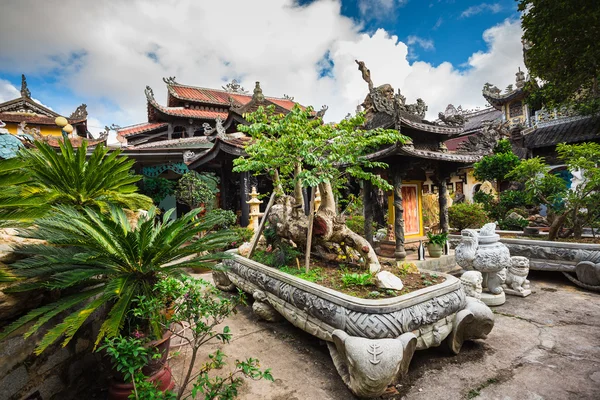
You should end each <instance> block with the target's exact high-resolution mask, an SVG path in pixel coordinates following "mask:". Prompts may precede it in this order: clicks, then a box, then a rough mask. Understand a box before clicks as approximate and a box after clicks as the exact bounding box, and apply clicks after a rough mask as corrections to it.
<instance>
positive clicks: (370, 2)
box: [358, 0, 408, 20]
mask: <svg viewBox="0 0 600 400" xmlns="http://www.w3.org/2000/svg"><path fill="white" fill-rule="evenodd" d="M406 3H408V0H358V11H359V12H360V15H361V17H363V18H364V19H375V20H383V19H394V18H396V10H397V9H398V8H402V7H404V6H405V5H406Z"/></svg>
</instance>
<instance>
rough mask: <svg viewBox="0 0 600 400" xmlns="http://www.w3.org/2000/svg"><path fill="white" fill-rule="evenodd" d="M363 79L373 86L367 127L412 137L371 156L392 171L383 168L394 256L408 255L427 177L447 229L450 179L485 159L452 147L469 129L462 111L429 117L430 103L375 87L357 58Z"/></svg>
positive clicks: (418, 230)
mask: <svg viewBox="0 0 600 400" xmlns="http://www.w3.org/2000/svg"><path fill="white" fill-rule="evenodd" d="M357 64H358V66H359V70H360V71H361V72H362V75H363V79H364V80H365V81H366V82H367V84H368V86H369V94H368V95H367V96H366V98H365V100H364V102H363V104H362V106H363V107H364V109H365V112H366V114H365V116H366V128H367V129H374V128H385V129H396V130H398V131H400V132H401V133H402V134H403V135H405V136H408V137H409V138H410V141H409V142H407V143H405V144H399V143H396V144H393V145H389V146H385V147H382V148H380V149H378V150H377V151H375V152H373V153H371V154H370V155H369V156H368V157H369V159H371V160H377V161H382V162H385V163H387V164H388V165H389V169H388V170H383V171H380V173H381V175H382V176H384V177H386V178H387V179H388V181H389V182H390V184H392V186H393V191H392V192H391V193H388V196H389V197H388V223H389V224H390V225H391V226H392V228H393V235H389V234H388V237H389V238H390V239H391V238H393V239H394V240H395V251H394V254H393V256H395V257H396V258H397V259H403V258H405V257H406V251H405V245H406V244H409V243H410V242H413V243H414V242H415V241H417V242H418V240H421V239H423V238H424V237H423V234H424V227H423V218H422V193H423V184H424V182H425V181H426V180H427V177H428V175H429V177H430V178H431V179H432V180H433V183H434V184H435V185H436V187H437V188H438V200H439V206H440V230H441V231H444V232H448V230H449V226H448V203H447V193H448V186H447V181H448V179H449V178H450V175H451V174H452V173H453V172H456V171H457V170H458V169H459V168H460V167H464V166H467V165H470V164H472V163H474V162H476V161H478V160H479V159H480V158H481V155H478V154H459V153H457V152H453V151H449V150H448V148H447V147H446V145H445V142H446V141H447V140H448V139H452V138H454V137H458V136H460V135H462V134H463V133H464V131H465V120H464V118H463V117H462V116H461V115H459V114H453V115H448V116H445V115H443V117H444V118H442V120H441V121H438V122H429V121H427V120H425V113H426V111H427V105H426V104H425V102H424V101H423V100H422V99H417V102H416V103H415V104H406V98H405V97H404V96H402V94H401V93H400V91H399V90H398V92H397V93H395V92H394V89H393V87H392V86H391V85H389V84H384V85H381V86H379V87H374V85H373V82H372V81H371V76H370V71H369V70H368V69H367V68H366V66H365V65H364V63H363V62H361V61H357ZM371 192H372V190H371V187H370V185H369V184H368V183H365V187H364V190H363V193H364V195H365V197H364V199H363V203H364V207H365V234H366V236H367V237H368V238H369V237H372V235H371V233H370V232H369V231H370V230H371V221H372V216H373V206H374V204H373V199H372V198H371V195H370V193H371Z"/></svg>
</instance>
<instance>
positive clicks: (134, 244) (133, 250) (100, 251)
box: [0, 206, 233, 354]
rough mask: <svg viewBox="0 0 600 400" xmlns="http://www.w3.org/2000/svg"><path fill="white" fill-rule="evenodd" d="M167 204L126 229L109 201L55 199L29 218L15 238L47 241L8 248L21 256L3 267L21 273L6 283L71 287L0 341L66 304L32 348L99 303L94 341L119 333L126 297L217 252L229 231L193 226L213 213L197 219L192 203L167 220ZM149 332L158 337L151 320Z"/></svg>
mask: <svg viewBox="0 0 600 400" xmlns="http://www.w3.org/2000/svg"><path fill="white" fill-rule="evenodd" d="M173 211H174V210H170V211H168V212H166V213H165V214H164V215H163V218H162V221H158V222H157V221H155V216H156V209H155V208H151V209H150V211H149V212H148V215H147V216H145V217H144V216H143V217H141V218H140V220H139V221H138V223H137V226H136V227H135V228H132V226H131V225H130V224H129V221H128V220H127V217H126V215H125V213H124V212H123V210H121V209H118V208H117V207H115V206H109V208H108V212H107V213H106V214H101V213H99V212H97V211H95V210H93V209H91V208H84V209H83V210H77V209H75V208H74V207H67V206H60V207H56V208H55V209H53V212H52V213H50V214H48V216H46V217H44V218H42V219H39V220H36V227H35V228H31V229H27V230H21V231H20V236H21V237H26V238H31V239H42V240H46V241H47V243H45V244H33V243H28V244H24V245H22V246H20V247H18V248H17V249H16V251H17V252H18V253H20V254H22V255H24V256H27V258H24V259H22V260H20V261H17V262H16V263H14V264H12V265H10V266H9V268H10V269H9V271H10V272H11V273H12V274H14V275H15V276H16V277H18V278H19V279H21V281H20V282H18V283H17V284H15V285H13V286H11V287H10V288H9V289H10V290H11V291H27V290H32V289H69V290H70V291H71V292H72V294H70V295H68V296H65V297H63V298H61V299H60V300H58V301H56V302H53V303H50V304H48V305H44V306H43V307H40V308H37V309H34V310H32V311H30V312H29V313H27V314H26V315H24V316H23V317H21V318H19V319H18V320H17V321H15V322H13V323H12V324H10V325H8V326H7V327H6V328H5V329H4V331H3V332H2V333H1V334H0V340H1V339H3V338H4V337H6V336H7V335H8V334H10V333H12V332H14V331H16V330H17V329H19V328H21V327H22V326H24V325H26V324H28V323H30V322H35V323H34V324H33V325H31V326H29V327H28V329H27V331H26V333H25V335H24V336H25V338H27V337H29V336H30V335H32V334H33V333H34V332H36V331H37V330H38V329H40V328H41V327H42V326H44V325H45V324H46V323H47V322H48V321H50V319H52V318H54V317H56V316H57V315H59V314H60V313H62V312H63V311H66V310H70V313H69V314H68V315H67V316H66V317H64V318H62V320H61V321H59V322H58V323H56V324H55V325H54V326H53V327H51V328H50V329H49V330H48V331H47V332H46V334H45V336H44V337H43V339H42V340H41V341H40V343H38V346H37V348H36V353H37V354H40V353H41V352H42V351H44V350H45V349H46V348H47V347H48V346H49V345H50V344H52V343H54V342H55V341H56V340H58V339H59V338H60V337H61V336H63V335H64V340H63V346H65V345H66V344H68V343H69V341H70V340H71V339H72V338H73V335H74V334H75V333H76V332H77V330H78V329H79V328H80V327H81V326H82V324H83V323H84V322H85V321H86V320H87V319H88V318H89V317H90V315H92V313H94V312H95V311H96V310H98V309H99V308H100V307H102V306H104V305H107V306H108V315H107V317H106V319H105V320H104V321H103V323H102V326H101V327H100V331H99V333H98V336H97V339H96V344H98V343H100V341H101V340H102V338H103V337H105V336H107V337H114V336H117V335H119V334H120V333H121V329H122V327H123V325H124V322H125V317H126V314H127V313H128V311H129V310H130V307H131V301H132V299H134V298H135V297H136V296H139V295H144V296H146V297H147V298H151V297H152V293H153V292H152V290H153V286H154V284H155V283H156V282H158V281H161V280H163V279H164V278H165V277H168V276H181V275H182V274H183V273H184V272H183V271H182V268H186V267H192V268H193V267H200V268H208V267H210V266H211V265H212V264H213V263H215V262H217V261H218V260H220V259H222V258H223V257H225V255H224V254H221V253H214V254H213V253H212V252H213V251H214V249H219V248H224V247H226V245H227V244H228V243H230V242H231V240H232V239H233V235H232V233H231V232H230V231H228V230H222V231H219V232H213V233H210V234H207V235H205V236H203V237H200V238H197V237H198V236H199V234H200V233H201V232H203V231H207V230H208V229H209V228H211V227H213V226H215V225H218V224H219V223H221V222H222V221H221V220H220V219H219V218H220V217H218V216H207V217H205V218H201V219H197V215H198V213H199V212H200V210H194V211H191V212H189V213H187V214H186V215H184V216H183V217H181V218H179V219H177V220H170V216H171V214H172V213H173ZM198 254H201V255H198ZM190 256H194V257H190ZM166 264H168V266H167V265H166ZM6 290H8V289H6ZM152 333H153V334H155V335H156V336H160V332H159V331H158V329H157V327H156V326H154V327H153V331H152Z"/></svg>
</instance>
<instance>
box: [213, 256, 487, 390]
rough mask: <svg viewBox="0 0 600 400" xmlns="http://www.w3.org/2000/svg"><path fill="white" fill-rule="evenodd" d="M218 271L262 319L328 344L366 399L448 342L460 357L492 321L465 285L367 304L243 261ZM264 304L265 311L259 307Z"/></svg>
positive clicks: (222, 282)
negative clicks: (418, 355) (420, 355)
mask: <svg viewBox="0 0 600 400" xmlns="http://www.w3.org/2000/svg"><path fill="white" fill-rule="evenodd" d="M223 264H224V267H225V268H226V270H225V272H223V271H214V272H213V277H214V279H215V284H216V286H217V287H219V288H221V289H223V290H232V289H235V287H237V288H240V289H242V290H243V291H245V292H247V293H249V294H251V295H252V296H253V297H254V299H255V302H254V305H253V309H254V311H255V312H256V313H257V314H258V315H259V316H260V317H262V318H264V319H267V320H275V319H276V318H277V317H279V316H283V317H284V318H285V319H287V320H288V321H289V322H291V323H292V324H293V325H295V326H296V327H298V328H300V329H302V330H304V331H306V332H308V333H310V334H311V335H314V336H316V337H318V338H320V339H322V340H324V341H326V342H327V344H328V347H329V351H330V354H331V356H332V359H333V362H334V365H335V367H336V369H337V370H338V373H339V374H340V375H341V377H342V379H343V380H344V382H345V383H346V385H348V387H349V388H350V390H351V391H352V392H353V393H354V394H355V395H357V396H359V397H377V396H380V395H381V394H382V393H383V392H384V391H385V389H386V388H387V386H388V385H390V384H393V383H395V382H396V381H397V380H398V379H399V378H400V377H401V376H402V375H403V374H405V373H407V372H408V366H409V364H410V361H411V359H412V356H413V354H414V351H415V350H421V349H427V348H429V347H435V346H439V345H440V344H442V343H443V342H444V341H445V342H446V343H447V344H448V347H449V348H450V349H451V351H453V352H454V353H458V352H459V351H460V348H461V346H462V343H463V341H465V340H470V339H477V338H485V337H486V335H487V334H488V333H489V332H490V331H491V329H492V327H493V325H494V319H493V314H492V312H491V311H490V309H489V308H488V307H487V306H485V305H484V304H483V303H481V302H480V301H478V300H476V299H474V298H471V297H467V296H465V292H464V290H463V288H462V286H461V285H460V281H459V280H458V279H457V278H455V277H453V276H451V275H445V274H441V275H444V277H445V278H446V281H444V282H443V283H440V284H437V285H434V286H431V287H427V288H424V289H420V290H417V291H415V292H412V293H409V294H405V295H402V296H398V297H394V298H389V299H381V300H372V299H360V298H356V297H352V296H349V295H346V294H344V293H341V292H338V291H335V290H332V289H329V288H326V287H323V286H321V285H318V284H316V283H312V282H308V281H305V280H302V279H300V278H296V277H294V276H291V275H288V274H286V273H283V272H281V271H279V270H276V269H274V268H270V267H267V266H265V265H262V264H259V263H257V262H255V261H252V260H249V259H247V258H245V257H241V256H239V255H234V257H233V258H232V259H228V260H224V262H223ZM257 303H258V305H257Z"/></svg>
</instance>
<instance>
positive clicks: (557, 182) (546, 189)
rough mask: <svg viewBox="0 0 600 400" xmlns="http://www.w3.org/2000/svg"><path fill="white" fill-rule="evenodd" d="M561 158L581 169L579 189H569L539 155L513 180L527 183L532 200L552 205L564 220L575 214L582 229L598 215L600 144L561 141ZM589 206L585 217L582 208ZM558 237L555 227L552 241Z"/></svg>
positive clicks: (573, 168)
mask: <svg viewBox="0 0 600 400" xmlns="http://www.w3.org/2000/svg"><path fill="white" fill-rule="evenodd" d="M556 149H557V152H558V157H559V159H561V160H562V161H563V162H564V163H565V164H566V166H567V168H568V169H569V171H579V173H580V174H581V177H582V178H583V179H581V180H580V181H579V184H578V185H577V186H576V187H575V188H570V189H569V188H568V187H567V185H566V183H565V181H564V180H562V179H561V178H560V177H558V176H556V175H553V174H551V173H549V172H548V166H547V165H546V163H545V162H544V160H543V159H542V158H539V157H536V158H532V159H529V160H526V161H524V162H522V163H521V165H519V166H518V167H517V168H515V170H514V171H512V172H511V173H510V174H509V178H510V179H514V180H516V181H519V182H521V183H523V184H524V185H525V188H526V192H527V193H528V194H529V195H530V196H531V198H532V199H535V200H538V201H539V202H541V203H543V204H545V205H546V206H548V207H549V208H550V209H551V210H552V211H553V212H554V213H555V215H556V216H557V217H558V218H559V221H564V220H565V219H566V217H567V214H568V215H571V221H570V222H571V224H572V225H573V228H574V229H575V230H576V231H580V229H581V226H582V225H583V224H584V223H585V222H589V223H593V220H591V219H590V218H595V216H596V215H597V214H596V213H595V210H596V209H597V208H598V203H597V201H598V198H599V197H598V195H597V194H598V192H599V191H600V168H599V166H600V144H598V143H582V144H572V145H569V144H564V143H561V144H558V145H557V146H556ZM582 209H587V210H591V211H592V212H589V213H586V215H585V216H584V218H583V219H582V218H581V217H582V216H581V215H580V213H579V212H578V210H582ZM554 238H555V234H554V232H553V231H552V230H551V235H550V236H549V239H550V240H553V239H554Z"/></svg>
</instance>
